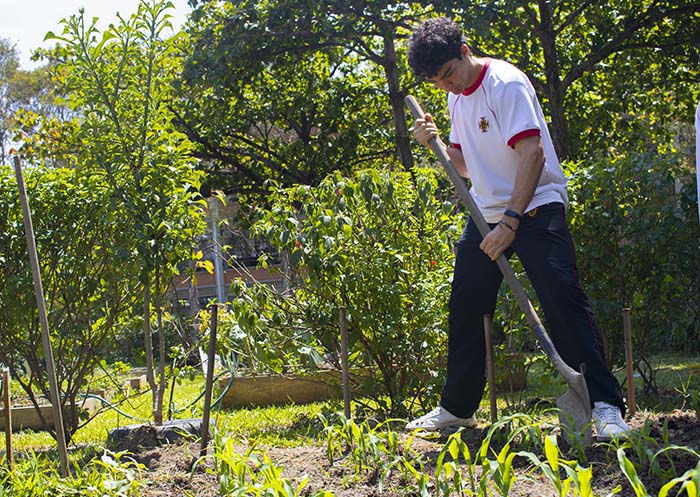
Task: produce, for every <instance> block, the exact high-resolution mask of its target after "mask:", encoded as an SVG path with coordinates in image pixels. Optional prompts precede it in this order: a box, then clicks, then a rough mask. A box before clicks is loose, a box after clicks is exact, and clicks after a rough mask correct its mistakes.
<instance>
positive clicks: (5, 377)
mask: <svg viewBox="0 0 700 497" xmlns="http://www.w3.org/2000/svg"><path fill="white" fill-rule="evenodd" d="M2 390H3V394H4V395H3V397H4V403H5V453H6V454H7V467H8V468H9V469H10V471H12V470H13V469H14V467H15V456H14V452H13V450H12V401H11V399H10V371H9V370H8V369H5V370H4V371H3V372H2Z"/></svg>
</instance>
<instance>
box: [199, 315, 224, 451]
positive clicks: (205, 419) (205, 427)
mask: <svg viewBox="0 0 700 497" xmlns="http://www.w3.org/2000/svg"><path fill="white" fill-rule="evenodd" d="M218 312H219V306H218V305H217V304H214V305H212V306H211V319H210V320H209V351H208V354H207V376H206V380H205V387H204V413H203V414H202V443H201V446H200V448H199V456H200V457H204V456H206V455H207V445H209V417H210V415H211V391H212V383H213V379H214V359H215V358H216V328H217V326H218Z"/></svg>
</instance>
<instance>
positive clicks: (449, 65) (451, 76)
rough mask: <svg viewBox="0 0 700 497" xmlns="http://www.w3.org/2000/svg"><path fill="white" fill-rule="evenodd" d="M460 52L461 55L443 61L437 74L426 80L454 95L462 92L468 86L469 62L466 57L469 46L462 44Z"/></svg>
mask: <svg viewBox="0 0 700 497" xmlns="http://www.w3.org/2000/svg"><path fill="white" fill-rule="evenodd" d="M462 53H463V55H462V57H460V58H458V59H450V60H448V61H447V62H445V63H444V64H443V65H442V66H441V67H440V69H439V70H438V72H437V74H436V75H435V76H433V77H432V78H428V81H430V82H431V83H432V84H434V85H435V86H437V87H438V88H440V89H441V90H445V91H449V92H451V93H454V94H455V95H459V94H460V93H462V91H464V90H465V89H466V88H467V87H468V84H469V81H470V76H469V64H468V63H467V58H466V55H467V54H468V53H469V48H468V47H467V46H466V45H463V47H462Z"/></svg>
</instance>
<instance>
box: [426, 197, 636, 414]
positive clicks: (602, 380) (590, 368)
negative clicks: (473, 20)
mask: <svg viewBox="0 0 700 497" xmlns="http://www.w3.org/2000/svg"><path fill="white" fill-rule="evenodd" d="M530 214H532V215H530ZM481 240H482V237H481V234H480V233H479V230H478V229H477V227H476V225H475V224H474V222H473V220H472V219H471V218H470V219H469V222H468V223H467V227H466V228H465V230H464V233H463V234H462V237H461V238H460V240H459V242H458V244H457V258H456V261H455V269H454V279H453V282H452V293H451V295H450V304H449V310H450V316H449V342H448V356H447V381H446V383H445V386H444V388H443V390H442V400H441V402H440V404H441V405H442V406H443V407H444V408H445V409H447V410H448V411H450V412H451V413H452V414H454V415H455V416H458V417H462V418H467V417H469V416H471V415H472V414H474V412H475V411H476V410H477V408H478V407H479V403H480V401H481V397H482V396H483V393H484V386H485V384H486V378H485V346H484V324H483V316H484V314H493V312H494V310H495V307H496V298H497V295H498V288H499V286H500V285H501V281H502V280H503V276H502V274H501V272H500V270H499V269H498V266H497V265H496V263H495V262H493V261H491V260H490V259H489V258H488V256H487V255H486V254H484V252H483V251H482V250H481V249H480V248H479V244H480V243H481ZM513 253H516V254H517V255H518V257H519V258H520V261H521V262H522V264H523V267H524V268H525V271H526V272H527V275H528V277H529V278H530V281H531V282H532V285H533V287H534V288H535V291H536V292H537V296H538V297H539V300H540V304H541V307H542V309H543V310H544V320H545V327H546V328H547V331H548V332H549V334H550V336H551V338H552V341H553V342H554V345H555V347H556V348H557V351H558V352H559V354H560V355H561V357H562V359H564V361H565V362H566V363H567V364H568V365H569V366H571V367H572V368H574V369H575V370H577V371H578V370H579V367H580V365H581V364H585V378H586V383H587V384H588V392H589V395H590V398H591V403H592V402H594V401H605V402H608V403H610V404H613V405H617V406H618V407H620V409H621V410H622V412H623V414H624V403H623V401H622V395H621V392H620V385H619V383H618V382H617V379H616V378H615V377H614V376H613V375H612V373H611V372H610V370H609V369H608V368H607V366H606V364H605V361H604V354H603V343H602V340H601V336H600V331H599V330H598V327H597V325H596V323H595V321H594V319H593V313H592V311H591V307H590V304H589V302H588V299H587V298H586V295H585V294H584V292H583V290H582V288H581V285H580V283H579V279H578V274H577V270H576V258H575V255H574V247H573V243H572V241H571V235H570V234H569V230H568V227H567V225H566V219H565V217H564V206H563V205H562V204H560V203H552V204H547V205H544V206H541V207H539V208H538V209H536V210H534V211H533V212H532V213H529V214H528V215H525V216H524V217H523V220H522V222H521V223H520V226H519V228H518V233H517V235H516V237H515V240H514V241H513V244H512V245H511V247H510V248H509V249H508V251H507V252H506V256H507V257H511V256H512V254H513ZM533 336H534V334H533Z"/></svg>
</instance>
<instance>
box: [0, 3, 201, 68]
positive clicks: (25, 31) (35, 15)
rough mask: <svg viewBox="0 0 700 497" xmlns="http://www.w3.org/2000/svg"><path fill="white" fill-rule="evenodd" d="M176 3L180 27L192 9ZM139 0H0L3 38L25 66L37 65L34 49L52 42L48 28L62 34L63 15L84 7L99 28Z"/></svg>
mask: <svg viewBox="0 0 700 497" xmlns="http://www.w3.org/2000/svg"><path fill="white" fill-rule="evenodd" d="M171 2H172V3H173V5H174V6H175V9H174V10H171V12H170V14H171V15H172V16H173V19H172V23H173V28H175V29H179V28H180V26H182V24H183V23H184V22H185V20H186V18H187V15H188V14H189V12H190V10H191V9H190V7H189V6H188V5H187V0H171ZM138 4H139V0H0V38H9V39H10V40H11V41H12V42H13V43H15V45H16V47H17V50H18V52H19V60H20V66H21V68H22V69H34V68H36V67H37V66H38V65H40V64H41V62H33V61H31V60H30V57H31V52H32V50H34V49H36V48H39V47H42V48H48V47H51V46H52V45H53V44H54V43H55V41H53V42H44V41H43V40H44V35H46V33H47V32H48V31H54V32H55V33H56V34H61V31H62V29H63V28H62V26H61V25H60V24H59V22H60V20H61V19H63V18H67V17H70V16H71V15H73V14H78V11H79V10H80V8H81V7H84V8H85V17H86V19H90V18H92V17H98V18H99V19H100V20H99V22H98V28H99V29H100V30H104V29H105V28H107V27H108V26H109V24H110V23H111V22H115V21H116V20H117V17H116V14H117V12H119V13H120V14H121V15H122V16H123V17H128V16H130V15H131V14H133V13H134V12H136V7H137V6H138Z"/></svg>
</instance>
